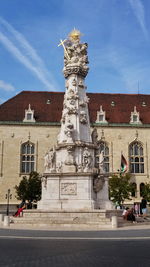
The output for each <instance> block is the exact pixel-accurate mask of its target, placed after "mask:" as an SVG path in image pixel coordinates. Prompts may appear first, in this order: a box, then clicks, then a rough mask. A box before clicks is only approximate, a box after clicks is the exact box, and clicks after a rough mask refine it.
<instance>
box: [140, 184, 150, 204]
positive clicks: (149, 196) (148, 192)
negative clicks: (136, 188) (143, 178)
mask: <svg viewBox="0 0 150 267" xmlns="http://www.w3.org/2000/svg"><path fill="white" fill-rule="evenodd" d="M141 195H142V196H143V197H144V198H145V199H146V200H147V202H150V184H148V183H146V184H145V185H144V186H143V189H142V192H141Z"/></svg>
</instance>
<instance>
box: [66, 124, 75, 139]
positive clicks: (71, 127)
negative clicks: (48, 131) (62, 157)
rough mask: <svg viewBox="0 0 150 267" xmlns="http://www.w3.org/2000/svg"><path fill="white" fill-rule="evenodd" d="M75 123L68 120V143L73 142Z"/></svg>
mask: <svg viewBox="0 0 150 267" xmlns="http://www.w3.org/2000/svg"><path fill="white" fill-rule="evenodd" d="M73 129H74V127H73V124H72V123H71V121H70V120H68V122H67V123H66V127H65V134H66V137H67V139H66V142H67V143H72V142H73V138H72V132H73Z"/></svg>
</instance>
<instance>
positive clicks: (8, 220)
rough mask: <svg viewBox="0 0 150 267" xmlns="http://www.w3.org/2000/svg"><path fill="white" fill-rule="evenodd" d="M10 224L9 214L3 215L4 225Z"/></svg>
mask: <svg viewBox="0 0 150 267" xmlns="http://www.w3.org/2000/svg"><path fill="white" fill-rule="evenodd" d="M9 225H10V218H9V216H4V226H9Z"/></svg>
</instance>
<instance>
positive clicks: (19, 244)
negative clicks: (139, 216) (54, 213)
mask: <svg viewBox="0 0 150 267" xmlns="http://www.w3.org/2000/svg"><path fill="white" fill-rule="evenodd" d="M149 247H150V231H149V230H127V231H95V232H71V231H67V232H65V231H63V232H62V231H32V230H31V231H25V230H19V231H17V230H4V229H3V230H2V229H1V230H0V266H2V267H9V266H15V267H32V266H33V267H49V266H50V267H53V266H54V267H61V266H62V267H80V266H81V267H84V266H86V267H88V266H90V267H99V266H100V267H103V266H109V267H110V266H112V267H113V266H115V267H116V266H119V267H120V266H123V267H125V266H128V267H130V266H131V267H134V266H136V267H147V266H150V253H149Z"/></svg>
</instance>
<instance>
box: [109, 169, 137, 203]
mask: <svg viewBox="0 0 150 267" xmlns="http://www.w3.org/2000/svg"><path fill="white" fill-rule="evenodd" d="M130 178H131V175H130V174H129V173H126V174H118V175H117V174H114V175H112V177H111V178H110V179H109V195H110V199H111V200H112V201H113V202H114V203H118V205H119V206H120V205H122V204H123V203H124V201H125V199H129V200H130V199H131V198H130V197H131V193H132V190H133V189H132V185H131V183H130Z"/></svg>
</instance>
